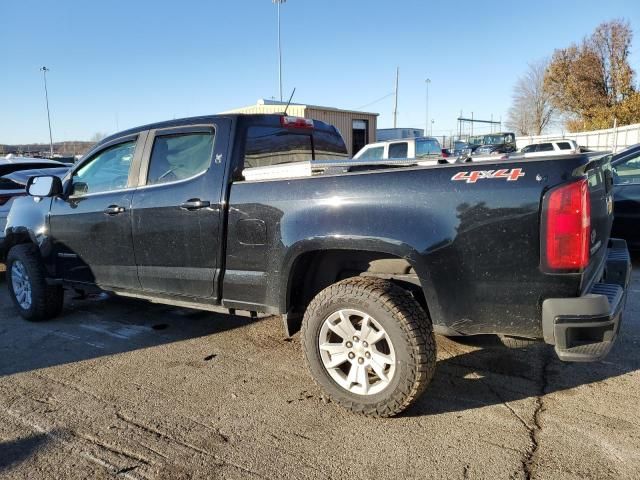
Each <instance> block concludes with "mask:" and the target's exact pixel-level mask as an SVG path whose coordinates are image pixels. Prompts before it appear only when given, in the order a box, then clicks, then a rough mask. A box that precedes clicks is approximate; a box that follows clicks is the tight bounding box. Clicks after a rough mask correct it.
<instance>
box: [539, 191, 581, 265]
mask: <svg viewBox="0 0 640 480" xmlns="http://www.w3.org/2000/svg"><path fill="white" fill-rule="evenodd" d="M544 214H545V218H544V220H543V221H544V229H545V232H544V239H545V245H544V249H543V251H544V263H545V266H546V267H547V269H549V270H565V271H581V270H583V269H585V268H586V267H587V265H589V246H590V242H591V199H590V197H589V185H588V184H587V181H586V180H580V181H578V182H573V183H570V184H568V185H563V186H561V187H558V188H556V189H554V190H551V192H549V193H548V195H547V199H546V203H545V208H544Z"/></svg>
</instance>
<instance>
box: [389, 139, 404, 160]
mask: <svg viewBox="0 0 640 480" xmlns="http://www.w3.org/2000/svg"><path fill="white" fill-rule="evenodd" d="M408 154H409V144H408V143H407V142H401V143H391V144H389V158H407V155H408Z"/></svg>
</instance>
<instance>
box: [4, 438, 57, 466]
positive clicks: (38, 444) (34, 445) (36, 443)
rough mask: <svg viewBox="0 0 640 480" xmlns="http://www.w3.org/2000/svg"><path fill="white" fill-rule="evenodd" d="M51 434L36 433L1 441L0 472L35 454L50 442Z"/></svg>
mask: <svg viewBox="0 0 640 480" xmlns="http://www.w3.org/2000/svg"><path fill="white" fill-rule="evenodd" d="M52 433H54V432H52ZM50 435H51V433H50V434H44V433H36V434H33V435H31V436H28V437H24V438H17V439H15V440H9V441H6V442H0V474H2V472H3V471H6V470H9V469H12V468H14V467H16V466H17V465H19V464H20V463H22V462H24V461H25V460H28V459H29V458H31V456H32V455H35V454H36V453H37V452H38V450H40V449H42V448H43V447H44V445H46V444H47V443H48V442H49V439H50Z"/></svg>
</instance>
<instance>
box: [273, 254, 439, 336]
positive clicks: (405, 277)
mask: <svg viewBox="0 0 640 480" xmlns="http://www.w3.org/2000/svg"><path fill="white" fill-rule="evenodd" d="M412 253H413V252H407V254H406V255H401V254H399V252H397V251H391V250H390V249H384V248H376V249H354V248H353V247H350V248H335V247H334V248H330V249H307V250H304V251H301V252H299V254H298V255H296V256H295V257H294V258H292V259H291V261H290V264H289V265H290V266H289V268H288V269H286V272H284V273H285V274H284V275H283V276H282V278H283V282H286V283H283V285H282V288H281V290H280V311H282V312H287V313H286V316H285V329H286V330H287V332H286V333H287V334H288V335H292V334H293V333H295V332H297V331H298V330H299V328H300V323H301V319H302V315H303V314H304V311H305V309H306V307H307V305H308V304H309V303H310V302H311V300H312V299H313V298H314V297H315V296H316V295H317V294H318V293H319V292H321V291H322V290H324V289H325V288H327V287H328V286H330V285H332V284H334V283H336V282H339V281H341V280H344V279H346V278H351V277H357V276H371V277H378V278H385V279H389V280H392V281H394V282H395V283H398V284H399V285H400V286H402V287H404V288H405V289H407V290H410V291H411V293H412V294H413V296H414V297H415V298H416V300H417V301H418V302H419V303H420V305H421V306H422V307H423V309H424V310H425V311H426V313H427V315H429V308H428V305H427V301H426V298H425V295H424V288H425V280H424V278H422V276H421V274H420V273H419V271H418V270H417V269H416V266H417V262H416V261H415V258H416V257H415V256H414V255H412Z"/></svg>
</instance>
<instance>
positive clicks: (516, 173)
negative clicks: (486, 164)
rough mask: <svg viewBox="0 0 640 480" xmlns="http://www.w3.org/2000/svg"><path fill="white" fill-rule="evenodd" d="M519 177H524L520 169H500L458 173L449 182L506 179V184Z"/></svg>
mask: <svg viewBox="0 0 640 480" xmlns="http://www.w3.org/2000/svg"><path fill="white" fill-rule="evenodd" d="M520 177H524V172H523V171H522V169H521V168H513V169H511V170H507V169H506V168H501V169H500V170H474V171H471V172H458V173H456V174H455V175H454V176H453V177H451V180H453V181H457V182H466V183H476V182H477V181H478V180H483V179H487V178H496V179H503V178H504V179H506V180H507V182H515V181H517V180H518V179H519V178H520Z"/></svg>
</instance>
